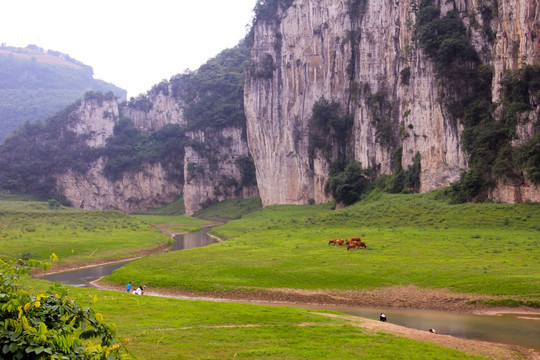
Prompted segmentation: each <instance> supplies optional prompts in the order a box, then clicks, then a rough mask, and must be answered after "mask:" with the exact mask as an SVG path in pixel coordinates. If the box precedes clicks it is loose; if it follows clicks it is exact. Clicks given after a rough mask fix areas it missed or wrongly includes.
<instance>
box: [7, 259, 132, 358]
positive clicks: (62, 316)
mask: <svg viewBox="0 0 540 360" xmlns="http://www.w3.org/2000/svg"><path fill="white" fill-rule="evenodd" d="M28 263H29V264H32V265H34V266H36V265H40V263H39V262H37V261H35V260H29V261H28ZM45 265H46V264H45ZM28 270H29V266H21V265H19V264H13V263H6V262H4V261H2V260H0V279H1V280H2V281H0V327H1V328H2V331H1V332H0V349H1V350H0V352H1V354H2V358H12V359H45V358H54V359H81V360H90V359H109V360H115V359H130V358H131V357H130V356H129V355H128V353H127V352H126V350H125V349H124V347H123V346H122V345H121V344H120V343H119V342H118V341H117V339H116V334H115V332H114V330H113V328H112V327H111V326H109V325H107V324H105V323H103V321H102V318H103V317H102V315H101V314H99V313H96V312H94V311H93V310H92V309H90V308H82V307H80V306H79V305H77V304H76V303H75V301H73V299H71V298H70V297H69V294H68V291H67V288H65V287H64V286H63V285H61V284H60V283H58V282H57V283H55V284H54V285H52V286H51V287H50V288H49V290H48V291H47V292H46V293H45V294H39V295H30V293H29V292H28V291H26V290H25V289H24V288H23V287H22V286H21V285H20V281H19V278H20V276H21V275H22V274H25V273H27V272H28ZM91 339H92V340H91ZM93 341H96V342H97V344H94V342H93Z"/></svg>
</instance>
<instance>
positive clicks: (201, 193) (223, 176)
mask: <svg viewBox="0 0 540 360" xmlns="http://www.w3.org/2000/svg"><path fill="white" fill-rule="evenodd" d="M187 136H188V137H189V138H190V139H191V143H192V144H193V145H192V146H186V148H185V149H186V155H185V158H184V159H185V160H184V174H185V185H184V204H185V206H186V214H188V215H193V213H194V212H196V211H197V210H199V209H201V208H202V207H203V205H205V204H210V203H212V202H217V201H223V200H226V199H235V198H255V197H258V189H257V185H256V184H252V185H248V184H244V179H243V174H242V169H241V166H240V165H239V163H238V162H239V161H242V160H244V161H247V159H248V158H249V153H248V148H247V142H246V138H245V135H243V130H242V129H241V128H236V127H229V128H225V129H221V130H219V131H205V132H202V131H197V132H188V133H187Z"/></svg>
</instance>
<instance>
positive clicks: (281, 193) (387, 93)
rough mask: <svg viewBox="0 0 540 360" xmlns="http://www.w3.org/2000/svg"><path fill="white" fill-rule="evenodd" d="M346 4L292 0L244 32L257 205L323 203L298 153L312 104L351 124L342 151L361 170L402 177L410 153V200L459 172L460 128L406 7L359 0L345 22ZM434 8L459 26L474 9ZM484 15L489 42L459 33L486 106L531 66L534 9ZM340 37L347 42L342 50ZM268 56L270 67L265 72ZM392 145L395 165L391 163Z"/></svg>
mask: <svg viewBox="0 0 540 360" xmlns="http://www.w3.org/2000/svg"><path fill="white" fill-rule="evenodd" d="M347 3H348V1H345V0H320V1H317V2H315V1H310V0H296V1H294V2H293V4H292V6H290V7H288V8H287V9H285V10H283V9H280V10H279V11H278V14H277V15H276V17H275V18H274V19H272V20H266V21H258V23H257V24H256V26H255V28H254V46H253V48H252V52H251V64H252V65H251V69H252V70H251V71H250V72H249V73H248V74H247V75H246V83H245V91H244V103H245V111H246V117H247V132H248V144H249V147H250V151H251V153H252V156H253V158H254V161H255V165H256V169H257V182H258V186H259V191H260V195H261V198H262V203H263V205H271V204H306V203H309V202H311V201H312V199H313V200H315V202H317V203H320V202H325V201H327V200H328V197H327V195H326V194H325V193H324V184H325V183H326V181H327V180H328V176H329V173H328V168H329V164H328V160H326V158H325V157H324V156H323V155H322V154H321V153H320V152H317V151H315V152H314V153H313V152H312V153H311V154H310V151H309V126H310V118H311V117H312V108H313V105H314V104H315V102H316V101H317V100H319V99H320V98H321V97H322V96H324V97H325V98H326V99H328V100H334V101H337V102H339V103H340V104H341V105H342V106H343V107H344V108H345V109H348V111H349V113H350V114H352V115H353V116H354V125H353V129H352V134H351V137H352V139H351V140H350V141H349V144H350V145H349V148H348V152H349V153H352V154H353V158H354V159H355V160H357V161H360V162H361V163H362V165H363V166H364V167H371V168H373V169H376V170H377V172H378V173H379V174H389V173H391V172H392V169H393V167H394V166H395V165H396V164H395V163H393V162H396V161H400V162H401V165H402V166H403V167H404V168H407V166H408V165H410V164H411V163H412V158H413V157H414V156H415V154H416V153H420V154H421V168H422V172H421V174H420V180H421V188H420V191H421V192H426V191H429V190H432V189H434V188H438V187H441V186H446V185H449V184H450V183H452V182H454V181H457V180H459V178H460V174H461V172H462V171H463V170H464V169H466V168H467V157H466V154H465V153H464V151H463V149H462V148H461V145H460V135H461V132H462V130H463V128H462V126H461V125H460V123H459V122H456V121H453V120H452V119H451V116H450V115H449V113H448V110H447V109H446V107H445V105H444V100H443V99H442V96H441V94H442V89H441V84H440V81H439V80H438V79H437V77H436V76H435V72H434V66H433V63H432V62H431V61H430V60H429V59H428V58H427V57H426V56H425V55H424V54H423V53H422V51H421V50H419V47H418V45H417V44H416V43H415V40H414V23H415V21H416V19H415V14H414V10H413V8H412V7H413V2H412V1H411V0H401V1H370V0H367V1H366V2H365V8H364V9H363V11H359V12H358V13H357V14H356V15H355V14H351V16H349V13H350V12H348V7H347ZM441 3H442V5H441V11H442V14H445V13H446V12H448V11H450V10H452V9H453V8H454V3H455V8H456V9H457V10H458V12H459V13H460V16H462V18H463V21H464V23H465V24H466V25H468V24H469V23H470V21H471V20H470V17H469V16H468V15H467V14H471V13H472V11H473V10H474V11H476V12H478V7H479V1H475V0H473V1H466V0H456V1H455V2H441ZM494 12H498V17H495V18H494V19H492V20H491V21H490V26H491V28H492V29H494V30H496V34H497V35H496V38H495V39H494V40H493V41H492V42H489V41H488V40H485V36H484V35H483V34H482V31H483V30H482V26H479V27H476V28H475V27H472V26H470V31H471V33H472V36H471V38H472V43H473V45H474V46H475V48H476V49H477V51H478V52H479V54H480V56H481V57H482V58H483V61H484V62H491V64H492V65H493V67H494V79H493V84H494V85H493V89H492V93H493V96H494V101H497V100H498V96H499V90H500V85H499V81H500V79H501V77H502V74H503V72H504V70H507V69H515V68H517V67H518V66H519V65H520V63H521V62H524V63H527V64H533V63H534V62H537V61H538V60H539V56H540V54H539V45H540V43H539V41H538V40H539V39H538V38H537V36H540V27H539V19H540V15H539V5H538V1H537V0H532V1H531V0H502V1H499V5H498V11H497V9H495V11H494ZM482 20H483V19H482V18H480V19H478V21H479V22H480V25H482ZM351 36H357V37H356V38H357V39H359V40H357V41H356V42H355V43H353V42H351V41H350V37H351ZM270 58H271V59H272V60H273V65H274V66H273V68H272V67H268V66H266V68H265V64H268V63H269V59H270ZM268 69H269V70H270V72H268V71H264V70H268ZM272 70H273V71H272ZM407 70H408V72H409V74H410V75H409V76H408V79H407V80H408V81H403V75H402V72H403V71H407ZM381 113H383V114H382V115H384V117H385V118H386V119H387V120H388V121H389V127H390V128H391V131H390V132H389V133H386V134H381V132H380V131H379V130H378V128H377V126H376V125H377V124H376V123H377V121H379V120H380V118H381V116H380V115H381ZM382 135H385V136H386V138H384V137H383V136H382ZM399 147H402V149H403V151H402V157H401V159H393V158H392V154H393V152H394V150H395V149H397V148H399ZM504 198H505V199H509V198H508V197H504ZM516 200H518V199H517V198H516Z"/></svg>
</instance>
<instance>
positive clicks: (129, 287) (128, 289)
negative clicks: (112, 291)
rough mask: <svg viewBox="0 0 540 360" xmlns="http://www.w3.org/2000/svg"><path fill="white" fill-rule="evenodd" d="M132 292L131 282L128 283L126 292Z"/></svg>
mask: <svg viewBox="0 0 540 360" xmlns="http://www.w3.org/2000/svg"><path fill="white" fill-rule="evenodd" d="M130 290H131V281H130V282H128V284H127V286H126V291H127V292H129V291H130Z"/></svg>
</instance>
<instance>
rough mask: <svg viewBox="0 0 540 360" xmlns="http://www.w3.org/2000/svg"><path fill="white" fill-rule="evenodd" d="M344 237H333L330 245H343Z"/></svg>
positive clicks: (329, 242)
mask: <svg viewBox="0 0 540 360" xmlns="http://www.w3.org/2000/svg"><path fill="white" fill-rule="evenodd" d="M343 241H344V240H343V239H332V240H330V241H328V245H334V246H341V245H343Z"/></svg>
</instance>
